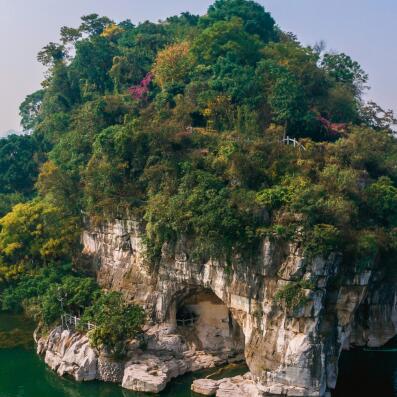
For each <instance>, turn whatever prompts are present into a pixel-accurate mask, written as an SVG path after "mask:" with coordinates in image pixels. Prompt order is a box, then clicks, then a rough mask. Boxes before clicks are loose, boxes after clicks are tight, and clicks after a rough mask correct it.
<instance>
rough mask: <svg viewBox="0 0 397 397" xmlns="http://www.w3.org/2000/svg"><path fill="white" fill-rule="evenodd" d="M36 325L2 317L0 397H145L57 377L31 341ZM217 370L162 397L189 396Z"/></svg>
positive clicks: (230, 372) (179, 383) (230, 371)
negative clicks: (198, 381)
mask: <svg viewBox="0 0 397 397" xmlns="http://www.w3.org/2000/svg"><path fill="white" fill-rule="evenodd" d="M33 329H34V324H32V323H29V322H28V321H27V320H26V319H24V318H23V317H21V316H14V315H12V316H11V315H5V314H0V397H143V396H147V394H142V393H131V392H128V391H126V390H123V389H122V388H121V387H120V386H117V385H113V384H108V383H101V382H87V383H76V382H74V381H72V380H69V379H64V378H60V377H58V376H56V375H55V374H54V373H53V372H52V371H51V370H49V369H48V368H47V367H46V366H45V364H44V362H43V361H42V360H41V359H40V358H39V357H38V356H37V355H36V353H35V351H34V345H33V340H32V333H33ZM246 370H247V369H246V368H244V367H242V366H238V367H233V368H226V369H224V370H223V371H222V372H221V373H220V374H218V375H217V376H218V378H219V377H221V378H223V377H227V376H235V375H238V374H241V373H243V372H246ZM214 372H216V370H214V369H212V370H207V371H200V372H196V373H194V374H189V375H186V376H183V377H180V378H178V379H176V380H175V381H173V382H172V383H171V384H170V385H169V387H168V388H167V389H166V390H165V391H164V392H162V393H161V394H160V396H161V397H188V396H191V395H193V393H192V392H191V391H190V386H191V384H192V382H193V380H194V379H198V378H202V377H205V376H207V375H210V374H212V373H214Z"/></svg>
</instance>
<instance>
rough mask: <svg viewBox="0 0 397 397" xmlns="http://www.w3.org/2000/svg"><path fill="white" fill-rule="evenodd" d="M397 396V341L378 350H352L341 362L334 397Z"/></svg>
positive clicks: (343, 356) (341, 358) (346, 352)
mask: <svg viewBox="0 0 397 397" xmlns="http://www.w3.org/2000/svg"><path fill="white" fill-rule="evenodd" d="M355 396H359V397H395V396H397V338H393V339H392V340H391V341H390V342H388V343H387V344H386V345H384V346H383V347H381V348H379V349H366V348H353V349H351V350H349V351H343V352H342V354H341V356H340V358H339V374H338V380H337V384H336V389H335V390H334V391H333V392H332V397H355Z"/></svg>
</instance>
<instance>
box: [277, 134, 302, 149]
mask: <svg viewBox="0 0 397 397" xmlns="http://www.w3.org/2000/svg"><path fill="white" fill-rule="evenodd" d="M282 142H283V143H285V144H286V145H293V146H294V147H297V148H299V149H302V150H306V148H305V147H304V146H303V145H302V144H301V143H300V142H299V141H297V140H296V139H295V138H290V137H289V136H287V137H286V138H284V139H283V141H282Z"/></svg>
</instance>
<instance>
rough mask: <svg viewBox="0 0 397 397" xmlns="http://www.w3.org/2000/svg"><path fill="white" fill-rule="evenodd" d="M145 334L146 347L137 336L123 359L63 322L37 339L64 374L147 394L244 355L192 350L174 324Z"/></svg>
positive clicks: (48, 361) (40, 350) (53, 366)
mask: <svg viewBox="0 0 397 397" xmlns="http://www.w3.org/2000/svg"><path fill="white" fill-rule="evenodd" d="M145 339H146V344H147V346H146V348H145V349H142V348H141V347H140V344H139V343H138V342H137V341H132V342H131V343H130V345H129V350H128V353H127V356H126V358H125V359H124V360H122V361H117V360H114V359H113V358H112V357H110V356H108V355H106V354H103V353H99V352H98V351H97V350H96V349H93V348H92V347H90V345H89V340H88V338H87V336H86V335H83V334H80V333H78V332H74V331H71V330H62V328H61V327H58V328H55V329H54V330H52V331H51V332H50V333H49V334H48V336H43V337H40V338H39V339H38V340H37V353H38V354H39V355H41V356H43V357H44V361H45V363H46V364H47V365H48V366H49V367H50V368H51V369H52V370H54V371H55V372H56V373H57V374H58V375H59V376H69V377H71V378H73V379H74V380H76V381H79V382H85V381H93V380H100V381H104V382H112V383H118V384H121V386H122V387H123V388H125V389H127V390H131V391H135V392H147V393H159V392H161V391H162V390H164V389H165V387H166V386H167V384H168V383H169V382H170V381H171V380H172V379H174V378H177V377H178V376H182V375H184V374H186V373H188V372H195V371H199V370H203V369H208V368H215V367H217V366H220V365H223V364H226V363H230V362H239V361H242V360H243V356H241V355H231V356H228V355H216V354H211V353H207V352H204V351H198V350H189V349H188V346H187V345H186V343H185V342H184V340H183V338H182V337H181V335H178V334H174V333H172V329H169V328H164V327H153V328H151V329H149V330H147V331H146V333H145Z"/></svg>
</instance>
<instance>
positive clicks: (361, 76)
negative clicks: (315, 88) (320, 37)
mask: <svg viewBox="0 0 397 397" xmlns="http://www.w3.org/2000/svg"><path fill="white" fill-rule="evenodd" d="M322 66H323V68H324V69H325V70H326V72H327V73H328V74H329V76H330V77H331V78H332V79H334V80H335V81H336V82H338V83H342V84H346V85H348V86H350V87H351V88H352V89H353V90H355V91H356V92H361V91H362V90H363V89H364V88H365V84H366V83H367V82H368V75H367V74H366V73H365V72H364V70H363V69H362V68H361V66H360V65H359V63H358V62H356V61H353V60H352V59H351V58H350V57H349V56H348V55H346V54H343V53H341V54H332V53H330V54H325V55H324V58H323V60H322Z"/></svg>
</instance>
